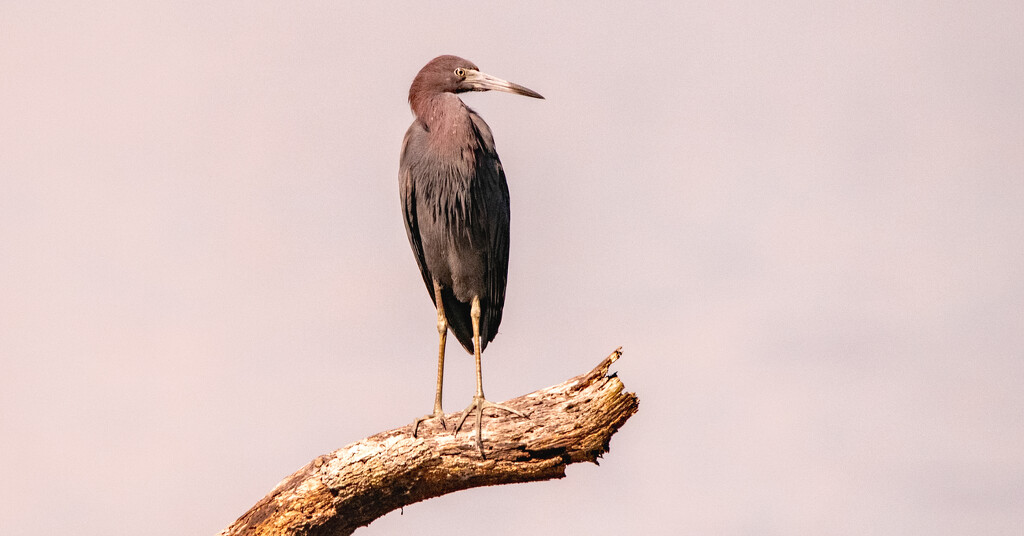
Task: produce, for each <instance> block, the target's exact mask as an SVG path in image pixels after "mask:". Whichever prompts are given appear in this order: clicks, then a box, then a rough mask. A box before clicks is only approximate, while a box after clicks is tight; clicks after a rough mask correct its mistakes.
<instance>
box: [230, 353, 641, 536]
mask: <svg viewBox="0 0 1024 536" xmlns="http://www.w3.org/2000/svg"><path fill="white" fill-rule="evenodd" d="M620 355H622V352H621V349H619V350H616V351H615V352H612V354H611V355H610V356H608V357H606V358H605V359H604V360H603V361H601V363H600V364H598V365H597V367H596V368H594V370H591V371H590V372H588V373H586V374H581V375H579V376H577V377H575V378H572V379H571V380H568V381H566V382H564V383H561V384H559V385H555V386H553V387H548V388H546V389H541V390H540V391H536V392H534V393H530V394H528V395H523V396H520V397H518V398H514V399H512V400H509V401H507V402H502V404H503V405H507V406H509V407H511V408H513V409H516V410H519V411H521V412H523V413H525V414H526V415H527V416H528V417H529V418H527V419H523V418H520V417H517V416H514V415H509V414H506V413H505V412H497V413H498V414H497V415H494V416H485V420H484V426H483V444H484V450H485V454H486V457H485V458H481V456H480V451H479V450H478V449H477V445H476V441H475V436H476V432H475V430H473V427H474V426H475V424H474V419H472V418H471V419H467V420H466V424H465V425H464V427H463V430H462V431H460V432H459V434H458V436H454V435H453V434H452V432H451V426H452V424H451V423H453V422H454V420H455V416H454V415H449V416H448V417H447V418H446V419H445V420H446V421H447V422H448V423H449V425H448V426H449V430H447V431H446V430H443V429H442V428H441V426H440V424H438V423H437V420H436V419H434V420H429V421H425V422H424V423H423V424H421V425H420V430H419V433H418V437H416V438H414V437H412V426H404V427H402V428H396V429H394V430H389V431H387V432H381V433H379V434H377V435H374V436H372V437H368V438H366V439H363V440H362V441H359V442H356V443H353V444H351V445H348V446H347V447H343V448H340V449H338V450H336V451H334V452H332V453H330V454H324V455H322V456H319V457H317V458H316V459H315V460H313V461H311V462H310V463H309V464H307V465H306V466H305V467H303V468H302V469H299V470H298V471H296V472H295V473H294V474H292V475H291V476H289V477H288V478H285V479H284V480H282V481H281V483H279V484H278V485H277V487H275V488H274V490H273V491H271V492H270V493H269V494H268V495H267V496H266V497H264V498H263V499H262V500H260V501H259V502H258V503H256V505H255V506H253V507H252V508H251V509H250V510H249V511H248V512H246V513H245V514H244V515H243V516H242V517H240V518H238V520H237V521H235V522H234V523H233V524H232V525H231V526H230V527H228V528H227V529H224V531H222V532H221V533H220V534H221V536H236V535H242V534H245V535H270V534H273V535H293V534H294V535H310V536H321V535H324V536H326V535H332V536H334V535H345V534H351V533H352V532H353V531H354V530H355V529H357V528H359V527H361V526H364V525H368V524H370V522H371V521H373V520H374V519H377V518H378V517H381V516H383V515H384V514H386V513H388V512H390V511H392V510H395V509H398V508H401V507H403V506H406V505H409V504H412V503H415V502H419V501H422V500H426V499H430V498H432V497H437V496H440V495H444V494H446V493H451V492H454V491H459V490H463V489H468V488H473V487H477V486H492V485H497V484H512V483H516V482H530V481H537V480H547V479H551V478H562V477H564V476H565V467H566V466H567V465H569V464H571V463H576V462H584V461H589V462H594V463H597V458H599V457H600V456H601V455H602V454H603V453H604V452H607V451H608V442H609V440H610V439H611V436H612V435H613V434H614V433H615V432H616V430H618V429H619V427H620V426H622V425H623V423H625V422H626V420H627V419H629V417H630V416H632V415H633V414H634V413H636V411H637V408H638V401H637V398H636V395H634V394H632V393H624V392H623V385H622V382H621V381H619V379H618V378H617V377H616V376H615V374H612V375H609V374H608V369H609V367H610V366H611V364H612V363H613V362H614V361H615V360H616V359H618V358H619V356H620Z"/></svg>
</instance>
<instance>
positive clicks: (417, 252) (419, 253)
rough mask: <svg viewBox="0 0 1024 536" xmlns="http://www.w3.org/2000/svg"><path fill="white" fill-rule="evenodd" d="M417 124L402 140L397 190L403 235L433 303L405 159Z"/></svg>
mask: <svg viewBox="0 0 1024 536" xmlns="http://www.w3.org/2000/svg"><path fill="white" fill-rule="evenodd" d="M417 123H418V121H417V122H416V123H413V125H412V126H411V127H409V130H408V131H407V132H406V133H405V139H404V140H402V158H401V164H400V165H401V169H400V170H399V174H398V190H399V193H400V194H401V196H402V215H403V216H405V233H406V234H407V235H408V236H409V245H410V246H412V253H413V255H414V256H415V257H416V265H417V266H418V267H419V269H420V275H421V276H422V277H423V284H424V285H426V286H427V292H428V293H429V294H430V301H434V283H433V281H431V278H430V272H429V271H428V270H427V259H426V257H424V256H423V242H422V240H421V239H420V229H419V222H418V220H417V219H416V184H415V182H414V181H413V180H412V173H410V167H409V163H410V160H409V158H407V151H408V150H409V139H410V138H411V137H412V133H413V129H414V128H422V127H418V125H417ZM435 305H436V304H435Z"/></svg>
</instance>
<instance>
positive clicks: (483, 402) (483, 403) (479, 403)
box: [452, 396, 526, 458]
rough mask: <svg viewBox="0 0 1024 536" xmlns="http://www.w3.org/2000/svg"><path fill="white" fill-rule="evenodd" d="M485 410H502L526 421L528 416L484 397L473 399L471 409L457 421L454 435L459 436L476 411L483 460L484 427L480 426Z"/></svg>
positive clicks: (477, 435) (468, 408) (479, 446)
mask: <svg viewBox="0 0 1024 536" xmlns="http://www.w3.org/2000/svg"><path fill="white" fill-rule="evenodd" d="M484 408H494V409H500V410H503V411H507V412H509V413H512V414H514V415H518V416H520V417H522V418H524V419H525V418H526V415H524V414H523V413H522V412H520V411H516V410H514V409H512V408H510V407H508V406H502V405H501V404H495V403H494V402H491V401H490V400H487V399H486V398H484V397H482V396H474V397H473V401H472V402H471V403H470V404H469V407H467V408H466V410H465V411H463V412H462V415H460V416H459V419H458V421H456V424H455V431H454V432H453V433H452V435H455V436H457V435H459V430H461V429H462V425H463V424H465V422H466V418H467V417H469V414H470V412H472V411H473V410H474V409H475V410H476V445H477V448H479V449H480V457H481V458H483V457H484V440H483V427H482V426H481V425H480V424H481V422H482V421H483V415H484Z"/></svg>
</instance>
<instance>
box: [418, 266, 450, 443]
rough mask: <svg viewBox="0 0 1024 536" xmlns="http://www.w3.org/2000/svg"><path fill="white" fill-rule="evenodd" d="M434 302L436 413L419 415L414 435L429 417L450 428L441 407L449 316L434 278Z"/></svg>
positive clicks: (439, 287)
mask: <svg viewBox="0 0 1024 536" xmlns="http://www.w3.org/2000/svg"><path fill="white" fill-rule="evenodd" d="M434 302H435V303H436V304H437V336H438V343H437V391H436V394H435V395H434V413H430V414H427V415H424V416H422V417H419V418H418V419H416V420H415V421H413V423H412V436H413V437H416V431H417V430H418V429H419V427H420V423H421V422H423V421H425V420H427V419H438V420H440V421H441V428H444V429H445V430H447V429H448V425H447V424H446V423H445V422H444V410H443V409H441V391H443V388H444V345H445V341H446V339H447V338H448V318H447V317H445V316H444V304H443V303H442V302H441V284H440V283H438V282H437V280H436V279H435V280H434Z"/></svg>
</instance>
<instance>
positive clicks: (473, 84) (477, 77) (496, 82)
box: [463, 69, 544, 99]
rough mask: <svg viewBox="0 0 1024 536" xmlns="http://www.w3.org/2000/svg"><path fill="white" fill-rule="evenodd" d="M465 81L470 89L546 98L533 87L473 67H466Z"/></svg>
mask: <svg viewBox="0 0 1024 536" xmlns="http://www.w3.org/2000/svg"><path fill="white" fill-rule="evenodd" d="M463 83H464V84H466V85H467V86H469V90H470V91H488V90H492V89H493V90H494V91H504V92H507V93H515V94H516V95H524V96H527V97H533V98H535V99H543V98H544V97H543V96H542V95H541V94H540V93H537V92H536V91H534V90H532V89H529V88H525V87H523V86H521V85H519V84H513V83H512V82H509V81H508V80H502V79H501V78H498V77H496V76H491V75H489V74H487V73H481V72H480V71H474V70H473V69H466V79H465V80H463Z"/></svg>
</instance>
